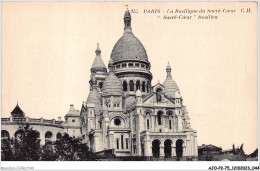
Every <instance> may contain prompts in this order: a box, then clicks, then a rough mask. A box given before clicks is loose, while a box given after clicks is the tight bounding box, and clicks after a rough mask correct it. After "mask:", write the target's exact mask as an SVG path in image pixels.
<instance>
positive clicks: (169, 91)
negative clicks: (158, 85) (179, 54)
mask: <svg viewBox="0 0 260 171" xmlns="http://www.w3.org/2000/svg"><path fill="white" fill-rule="evenodd" d="M166 72H167V77H166V80H165V81H164V83H163V86H164V94H165V95H166V96H168V97H170V98H174V97H175V93H176V92H179V91H180V90H179V87H178V85H177V84H176V82H175V81H174V80H173V79H172V76H171V66H170V64H169V62H168V65H167V67H166Z"/></svg>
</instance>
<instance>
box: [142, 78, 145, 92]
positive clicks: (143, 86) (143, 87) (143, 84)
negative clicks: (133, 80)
mask: <svg viewBox="0 0 260 171" xmlns="http://www.w3.org/2000/svg"><path fill="white" fill-rule="evenodd" d="M142 92H145V82H144V81H143V83H142Z"/></svg>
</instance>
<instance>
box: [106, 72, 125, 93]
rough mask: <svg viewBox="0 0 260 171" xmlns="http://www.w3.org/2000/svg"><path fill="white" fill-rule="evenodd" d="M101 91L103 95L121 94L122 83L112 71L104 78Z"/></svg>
mask: <svg viewBox="0 0 260 171" xmlns="http://www.w3.org/2000/svg"><path fill="white" fill-rule="evenodd" d="M102 93H103V95H122V93H123V88H122V84H121V82H120V80H119V79H118V78H117V76H115V74H114V73H113V72H110V73H109V75H108V77H107V78H106V80H105V82H104V85H103V90H102Z"/></svg>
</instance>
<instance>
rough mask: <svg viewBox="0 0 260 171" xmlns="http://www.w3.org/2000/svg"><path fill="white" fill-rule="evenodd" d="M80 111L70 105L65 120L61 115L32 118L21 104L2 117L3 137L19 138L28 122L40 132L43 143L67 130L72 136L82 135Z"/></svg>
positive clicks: (53, 139)
mask: <svg viewBox="0 0 260 171" xmlns="http://www.w3.org/2000/svg"><path fill="white" fill-rule="evenodd" d="M79 114H80V111H79V110H76V109H75V108H74V105H70V109H69V111H68V113H67V114H66V115H65V117H64V119H65V121H62V119H61V117H59V118H58V120H55V119H52V120H49V119H44V118H30V117H28V116H26V115H25V113H24V112H23V110H22V109H21V108H20V106H19V105H18V103H17V105H16V106H15V108H14V109H13V111H12V112H11V116H10V117H9V118H1V138H2V139H3V138H8V137H10V138H19V137H21V134H23V133H24V131H23V128H24V126H25V125H26V124H29V125H30V128H32V129H33V130H36V131H37V132H38V137H39V139H40V140H41V141H40V143H41V144H42V145H44V144H46V143H51V142H54V141H56V140H57V139H58V138H60V137H61V135H62V134H63V133H64V132H66V133H68V134H69V135H70V136H72V137H80V136H81V133H80V115H79Z"/></svg>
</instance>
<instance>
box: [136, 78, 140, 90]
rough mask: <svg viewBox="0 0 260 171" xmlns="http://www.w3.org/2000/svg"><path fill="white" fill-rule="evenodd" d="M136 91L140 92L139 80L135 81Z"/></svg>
mask: <svg viewBox="0 0 260 171" xmlns="http://www.w3.org/2000/svg"><path fill="white" fill-rule="evenodd" d="M136 90H140V81H139V80H137V81H136Z"/></svg>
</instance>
